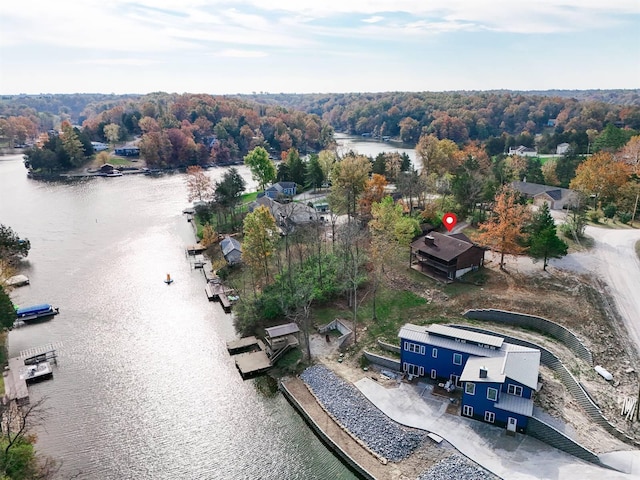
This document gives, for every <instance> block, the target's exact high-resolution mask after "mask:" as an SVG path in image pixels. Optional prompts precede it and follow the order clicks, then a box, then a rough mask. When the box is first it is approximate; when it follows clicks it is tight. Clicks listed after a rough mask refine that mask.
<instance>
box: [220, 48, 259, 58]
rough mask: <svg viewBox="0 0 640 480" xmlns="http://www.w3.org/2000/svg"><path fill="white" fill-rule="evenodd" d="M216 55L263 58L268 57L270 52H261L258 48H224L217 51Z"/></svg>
mask: <svg viewBox="0 0 640 480" xmlns="http://www.w3.org/2000/svg"><path fill="white" fill-rule="evenodd" d="M214 56H216V57H232V58H263V57H267V56H268V54H267V53H266V52H259V51H256V50H237V49H227V50H222V51H220V52H218V53H215V54H214Z"/></svg>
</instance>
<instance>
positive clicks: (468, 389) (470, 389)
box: [464, 382, 476, 395]
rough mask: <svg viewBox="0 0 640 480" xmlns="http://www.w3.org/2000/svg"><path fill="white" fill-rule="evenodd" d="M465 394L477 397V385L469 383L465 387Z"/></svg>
mask: <svg viewBox="0 0 640 480" xmlns="http://www.w3.org/2000/svg"><path fill="white" fill-rule="evenodd" d="M464 393H466V394H467V395H475V394H476V384H475V383H471V382H467V383H466V384H465V386H464Z"/></svg>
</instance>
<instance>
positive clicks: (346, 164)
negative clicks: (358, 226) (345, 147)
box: [329, 155, 371, 218]
mask: <svg viewBox="0 0 640 480" xmlns="http://www.w3.org/2000/svg"><path fill="white" fill-rule="evenodd" d="M370 171H371V162H369V159H368V158H367V157H365V156H362V155H354V156H348V157H346V158H345V159H343V160H342V161H340V162H338V163H336V164H335V165H334V166H333V170H332V171H331V180H332V185H331V195H330V197H329V203H332V202H333V203H334V204H338V203H340V202H338V201H337V200H338V199H341V200H342V201H343V202H344V207H345V210H346V213H347V215H349V218H351V217H353V216H355V213H356V204H357V201H358V196H359V195H360V193H362V191H363V190H364V187H365V183H366V181H367V179H368V178H369V172H370ZM332 208H333V207H332Z"/></svg>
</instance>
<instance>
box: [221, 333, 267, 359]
mask: <svg viewBox="0 0 640 480" xmlns="http://www.w3.org/2000/svg"><path fill="white" fill-rule="evenodd" d="M258 342H259V340H258V339H257V338H256V337H254V336H251V337H244V338H241V339H240V340H233V341H231V342H227V350H228V351H229V353H230V354H231V355H236V354H238V353H244V352H248V351H250V350H256V349H259V348H260V345H259V344H258Z"/></svg>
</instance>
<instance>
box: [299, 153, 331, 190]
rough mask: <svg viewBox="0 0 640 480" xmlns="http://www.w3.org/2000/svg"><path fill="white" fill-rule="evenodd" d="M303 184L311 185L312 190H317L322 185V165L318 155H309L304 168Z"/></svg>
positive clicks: (323, 179)
mask: <svg viewBox="0 0 640 480" xmlns="http://www.w3.org/2000/svg"><path fill="white" fill-rule="evenodd" d="M304 178H305V186H306V187H313V190H314V191H315V190H317V189H318V188H320V187H322V184H323V183H324V182H325V181H326V178H325V176H324V172H323V171H322V167H321V166H320V160H319V158H318V155H316V154H315V153H312V154H311V155H310V157H309V162H307V166H306V169H305V174H304Z"/></svg>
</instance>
